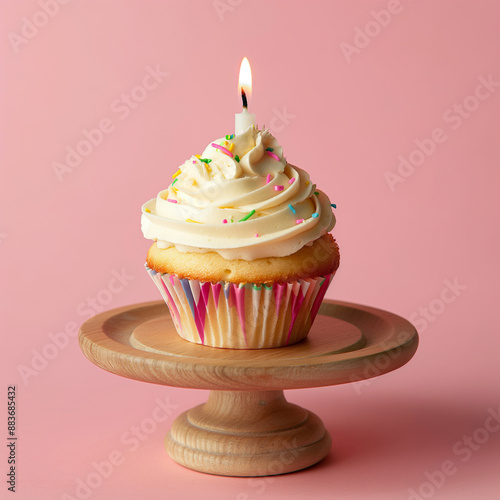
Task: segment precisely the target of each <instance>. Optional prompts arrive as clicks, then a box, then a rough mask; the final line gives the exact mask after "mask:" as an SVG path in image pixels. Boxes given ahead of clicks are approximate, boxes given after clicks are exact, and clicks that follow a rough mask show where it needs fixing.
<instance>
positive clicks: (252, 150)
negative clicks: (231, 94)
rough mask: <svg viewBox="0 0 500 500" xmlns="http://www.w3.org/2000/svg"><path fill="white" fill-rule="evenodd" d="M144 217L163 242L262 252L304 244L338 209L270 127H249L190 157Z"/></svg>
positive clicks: (286, 251)
mask: <svg viewBox="0 0 500 500" xmlns="http://www.w3.org/2000/svg"><path fill="white" fill-rule="evenodd" d="M216 146H218V147H216ZM221 148H222V149H221ZM231 155H232V156H231ZM238 160H239V161H238ZM174 175H175V174H174ZM242 219H246V220H242ZM141 225H142V231H143V233H144V236H145V237H146V238H149V239H154V240H157V244H158V247H160V248H168V247H171V246H175V247H176V249H177V250H179V251H180V252H217V253H219V254H220V255H221V256H222V257H224V258H225V259H230V260H231V259H245V260H254V259H259V258H264V257H284V256H287V255H291V254H293V253H295V252H297V251H298V250H300V249H301V248H302V247H303V246H305V245H310V244H312V242H313V241H314V240H316V239H317V238H319V237H320V236H322V235H323V234H325V233H326V232H328V231H330V230H331V229H332V228H333V226H334V225H335V217H334V215H333V213H332V209H331V205H330V200H329V199H328V197H327V196H326V195H325V194H324V193H323V192H321V191H318V190H316V186H315V185H314V184H312V183H311V181H310V179H309V175H308V174H307V173H306V172H305V171H304V170H302V169H300V168H298V167H295V166H293V165H291V164H289V163H287V162H286V160H285V159H284V157H283V150H282V148H281V146H280V145H279V144H278V142H277V141H276V139H275V138H274V137H273V136H272V135H271V134H270V132H269V131H267V130H262V131H259V130H257V129H255V128H253V127H249V128H248V129H247V130H246V131H245V132H243V133H242V134H239V135H237V136H234V137H231V138H229V137H227V138H226V139H224V138H223V139H218V140H216V141H214V142H213V143H211V144H210V145H208V146H207V148H206V149H205V151H203V154H202V155H201V156H200V157H197V156H192V157H191V158H190V159H189V160H186V162H185V163H184V164H183V165H181V167H180V172H178V173H177V175H175V180H174V182H173V183H172V184H171V185H170V186H169V187H168V188H167V189H165V190H163V191H161V192H160V193H159V194H158V196H157V197H156V199H152V200H150V201H148V202H147V203H145V204H144V205H143V206H142V220H141Z"/></svg>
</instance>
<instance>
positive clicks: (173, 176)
mask: <svg viewBox="0 0 500 500" xmlns="http://www.w3.org/2000/svg"><path fill="white" fill-rule="evenodd" d="M181 174H182V172H181V169H179V170H177V172H175V174H174V175H172V179H175V178H176V177H177V176H178V175H181Z"/></svg>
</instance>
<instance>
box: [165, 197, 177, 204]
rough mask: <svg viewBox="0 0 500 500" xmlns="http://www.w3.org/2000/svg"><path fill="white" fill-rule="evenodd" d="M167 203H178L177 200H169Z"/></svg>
mask: <svg viewBox="0 0 500 500" xmlns="http://www.w3.org/2000/svg"><path fill="white" fill-rule="evenodd" d="M167 201H169V202H170V203H177V200H172V199H170V198H167Z"/></svg>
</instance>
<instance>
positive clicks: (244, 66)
mask: <svg viewBox="0 0 500 500" xmlns="http://www.w3.org/2000/svg"><path fill="white" fill-rule="evenodd" d="M242 91H243V92H244V93H245V94H246V95H247V97H250V96H251V95H252V70H251V69H250V63H249V62H248V59H247V58H246V57H244V58H243V61H241V66H240V77H239V80H238V94H240V95H241V94H242V93H243V92H242Z"/></svg>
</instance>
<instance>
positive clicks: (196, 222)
mask: <svg viewBox="0 0 500 500" xmlns="http://www.w3.org/2000/svg"><path fill="white" fill-rule="evenodd" d="M186 222H194V223H195V224H203V222H199V221H197V220H193V219H186Z"/></svg>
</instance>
